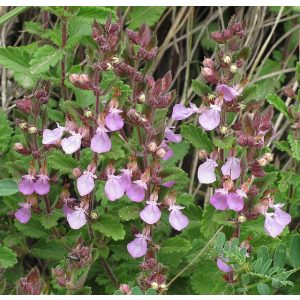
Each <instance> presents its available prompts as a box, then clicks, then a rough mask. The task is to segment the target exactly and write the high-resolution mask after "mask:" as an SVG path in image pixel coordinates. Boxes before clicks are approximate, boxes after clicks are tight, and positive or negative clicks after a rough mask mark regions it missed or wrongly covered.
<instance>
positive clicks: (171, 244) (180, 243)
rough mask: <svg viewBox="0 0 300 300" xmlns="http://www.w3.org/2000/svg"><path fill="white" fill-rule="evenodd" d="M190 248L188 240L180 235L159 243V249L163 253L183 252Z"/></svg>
mask: <svg viewBox="0 0 300 300" xmlns="http://www.w3.org/2000/svg"><path fill="white" fill-rule="evenodd" d="M191 248H192V245H191V243H190V241H188V240H185V239H183V238H180V237H177V236H176V237H172V238H169V239H167V240H166V241H164V242H163V243H162V245H161V248H160V251H161V252H162V253H163V254H171V253H178V252H179V253H184V252H187V251H189V250H190V249H191Z"/></svg>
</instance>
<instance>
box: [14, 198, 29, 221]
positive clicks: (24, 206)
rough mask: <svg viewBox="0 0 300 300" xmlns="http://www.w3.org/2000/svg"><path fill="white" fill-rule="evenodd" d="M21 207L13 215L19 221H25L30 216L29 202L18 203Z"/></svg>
mask: <svg viewBox="0 0 300 300" xmlns="http://www.w3.org/2000/svg"><path fill="white" fill-rule="evenodd" d="M19 205H20V206H21V208H19V209H18V210H17V211H16V212H15V217H16V219H17V220H18V221H19V222H20V223H24V224H25V223H27V222H28V221H29V220H30V218H31V204H29V203H19Z"/></svg>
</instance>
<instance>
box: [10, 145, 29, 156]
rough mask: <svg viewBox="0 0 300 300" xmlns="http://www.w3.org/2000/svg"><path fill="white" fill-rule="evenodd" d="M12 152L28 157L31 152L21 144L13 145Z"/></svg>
mask: <svg viewBox="0 0 300 300" xmlns="http://www.w3.org/2000/svg"><path fill="white" fill-rule="evenodd" d="M14 150H15V151H16V152H18V153H20V154H23V155H28V154H30V153H31V151H30V150H29V149H27V148H26V147H24V146H23V145H22V144H21V143H15V144H14Z"/></svg>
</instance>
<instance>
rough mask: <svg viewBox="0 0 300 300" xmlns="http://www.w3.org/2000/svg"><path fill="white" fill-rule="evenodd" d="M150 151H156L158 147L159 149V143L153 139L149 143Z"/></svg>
mask: <svg viewBox="0 0 300 300" xmlns="http://www.w3.org/2000/svg"><path fill="white" fill-rule="evenodd" d="M147 148H148V151H149V152H155V151H156V149H157V145H156V143H155V142H154V141H153V142H150V143H149V144H148V147H147Z"/></svg>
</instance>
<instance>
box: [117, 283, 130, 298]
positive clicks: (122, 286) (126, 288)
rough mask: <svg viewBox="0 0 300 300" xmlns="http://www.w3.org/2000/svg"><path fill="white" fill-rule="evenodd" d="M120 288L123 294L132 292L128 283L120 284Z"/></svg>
mask: <svg viewBox="0 0 300 300" xmlns="http://www.w3.org/2000/svg"><path fill="white" fill-rule="evenodd" d="M119 290H120V292H121V293H123V294H126V295H129V294H130V286H129V285H128V284H120V287H119Z"/></svg>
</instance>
